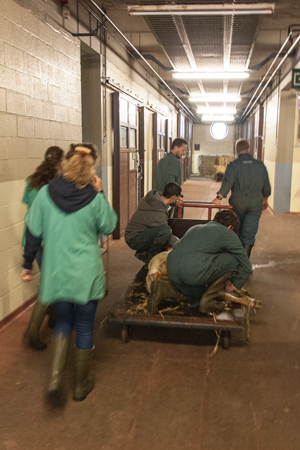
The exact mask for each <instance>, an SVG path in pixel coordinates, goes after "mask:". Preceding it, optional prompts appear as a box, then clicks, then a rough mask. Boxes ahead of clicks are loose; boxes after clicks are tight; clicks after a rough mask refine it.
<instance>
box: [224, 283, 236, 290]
mask: <svg viewBox="0 0 300 450" xmlns="http://www.w3.org/2000/svg"><path fill="white" fill-rule="evenodd" d="M225 291H226V292H234V291H235V287H234V286H233V284H232V283H231V281H229V280H228V281H226V284H225Z"/></svg>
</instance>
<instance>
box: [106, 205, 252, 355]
mask: <svg viewBox="0 0 300 450" xmlns="http://www.w3.org/2000/svg"><path fill="white" fill-rule="evenodd" d="M186 206H188V207H196V208H199V207H202V208H207V209H208V220H210V219H211V213H212V209H213V208H217V209H221V208H224V206H223V207H218V206H216V205H212V204H210V203H201V202H186V203H185V205H184V207H186ZM225 208H230V207H228V206H225ZM178 215H179V216H180V214H178ZM208 220H192V219H181V218H178V219H170V220H169V225H170V226H171V228H172V231H173V234H174V235H175V236H177V237H179V238H181V237H182V236H183V235H184V234H185V233H186V231H187V230H188V229H189V228H190V227H191V226H193V225H197V224H200V223H207V222H208ZM147 272H148V271H147V269H146V268H145V267H142V269H141V270H140V271H139V272H138V273H137V275H136V276H135V278H134V280H133V281H132V282H131V283H130V285H129V286H128V288H127V289H126V291H125V292H124V293H123V295H122V296H121V298H120V300H119V301H118V302H117V304H116V305H115V306H114V308H113V309H112V310H111V311H110V313H109V315H108V318H107V319H108V322H110V323H117V324H121V325H122V333H121V339H122V342H124V343H127V342H129V339H130V335H131V332H133V330H134V327H135V326H143V325H144V326H145V325H146V326H153V327H170V328H188V329H206V330H208V329H209V330H212V331H215V332H216V333H217V336H218V337H219V338H220V340H221V343H222V347H223V349H228V348H229V343H230V337H231V332H232V331H244V332H246V325H245V322H246V320H245V321H243V323H240V322H239V323H238V322H236V321H219V320H216V319H215V318H214V316H213V315H204V314H201V313H200V312H199V308H198V307H193V306H191V305H188V304H180V305H179V304H178V305H177V306H176V305H175V306H174V304H173V307H172V304H170V303H169V302H165V304H162V306H161V309H160V311H159V312H158V313H156V314H151V313H150V312H149V311H148V310H147V296H148V293H147V289H146V285H145V280H146V276H147ZM247 331H248V330H247Z"/></svg>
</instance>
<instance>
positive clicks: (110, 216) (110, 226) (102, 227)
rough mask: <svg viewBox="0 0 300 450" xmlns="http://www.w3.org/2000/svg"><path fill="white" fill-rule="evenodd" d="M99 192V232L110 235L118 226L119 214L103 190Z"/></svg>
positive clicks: (97, 218) (97, 214)
mask: <svg viewBox="0 0 300 450" xmlns="http://www.w3.org/2000/svg"><path fill="white" fill-rule="evenodd" d="M101 187H102V186H101ZM98 192H99V193H98V195H97V197H96V198H97V202H98V203H97V209H96V220H97V228H98V233H102V234H106V235H108V234H111V233H112V232H113V231H114V229H115V228H116V225H117V221H118V216H117V214H116V213H115V211H114V210H113V208H112V207H111V206H110V204H109V203H108V201H107V200H106V198H105V195H104V194H103V193H102V190H100V191H98Z"/></svg>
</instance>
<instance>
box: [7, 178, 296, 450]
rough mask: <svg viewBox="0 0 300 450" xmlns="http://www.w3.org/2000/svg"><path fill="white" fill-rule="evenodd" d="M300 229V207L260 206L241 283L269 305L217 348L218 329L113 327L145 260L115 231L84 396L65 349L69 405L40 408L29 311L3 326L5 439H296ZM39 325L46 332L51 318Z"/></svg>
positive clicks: (34, 448) (205, 449)
mask: <svg viewBox="0 0 300 450" xmlns="http://www.w3.org/2000/svg"><path fill="white" fill-rule="evenodd" d="M218 186H219V184H217V183H215V182H213V181H210V180H206V181H201V180H191V181H188V182H187V183H185V185H184V194H185V197H184V199H185V200H188V199H201V200H211V199H212V198H214V195H215V192H216V191H217V189H218ZM188 214H189V215H192V212H189V213H188ZM197 214H198V213H197ZM299 229H300V217H299V216H293V215H277V216H273V215H268V214H263V217H262V219H261V222H260V228H259V232H258V235H257V243H256V246H255V247H254V250H253V253H252V256H251V261H252V264H253V266H254V272H253V275H252V276H251V277H250V279H249V281H248V285H247V287H248V288H249V290H251V291H252V292H253V294H254V296H255V297H256V298H259V299H260V300H262V301H263V302H264V308H263V310H262V311H260V312H259V313H258V314H257V315H256V316H252V317H251V342H250V345H246V344H245V342H244V337H243V334H242V333H240V334H233V335H232V340H231V347H230V349H229V350H222V348H219V349H218V351H217V353H216V355H215V356H214V357H213V358H210V357H209V355H210V353H211V352H212V350H213V347H214V344H215V341H216V337H215V335H214V333H213V332H202V331H201V330H198V331H197V330H194V331H189V330H178V329H174V330H168V329H156V328H146V327H140V328H136V329H134V330H133V334H132V337H131V340H130V342H129V343H128V344H123V343H122V342H121V340H120V331H121V330H120V327H119V326H116V325H114V326H113V325H109V324H108V323H107V322H105V321H104V319H105V317H106V315H107V313H108V312H109V310H110V309H111V307H112V305H113V304H114V302H115V301H117V300H118V299H119V297H120V295H121V293H122V292H123V291H124V290H125V288H126V286H127V285H128V283H129V282H130V280H131V279H132V278H133V276H134V275H135V273H136V272H137V271H138V269H139V268H140V267H141V265H142V263H141V262H140V261H138V260H137V259H135V258H134V256H133V255H134V252H133V251H131V250H130V249H129V248H128V247H127V246H126V244H124V241H123V240H120V241H113V242H112V244H111V245H110V263H109V264H110V283H109V295H108V296H107V297H106V298H105V299H104V300H103V301H102V303H101V304H100V306H99V309H98V313H97V319H96V331H95V347H96V352H95V361H94V364H93V370H94V373H95V376H96V386H95V389H94V391H93V392H92V393H91V394H90V395H89V396H88V397H87V399H86V400H85V401H84V402H82V403H75V402H73V401H72V399H71V383H72V366H73V350H72V351H71V354H70V356H69V361H68V367H67V369H66V376H65V387H66V391H67V392H68V401H67V404H66V407H65V409H64V410H63V411H59V412H55V413H54V412H51V411H49V410H48V409H47V408H46V407H45V404H44V399H43V390H44V386H45V380H46V377H47V371H48V366H49V357H50V353H49V351H48V350H46V351H45V352H41V353H38V352H34V351H33V350H30V349H24V348H22V346H21V344H20V343H21V339H22V335H23V332H24V330H25V328H26V324H27V322H28V318H29V315H30V311H28V312H26V313H25V314H24V315H23V316H22V317H19V318H18V319H17V320H16V321H15V322H13V323H12V324H10V325H9V326H8V327H7V328H6V329H5V330H4V331H3V332H2V333H1V335H0V354H1V359H0V396H1V397H0V398H1V402H0V450H19V449H22V450H45V449H51V450H69V449H70V450H71V449H72V450H77V449H78V450H98V449H99V450H100V449H101V450H121V449H122V450H187V449H192V450H217V449H218V450H220V449H222V450H229V449H230V450H264V449H265V450H282V449H285V450H297V449H299V448H300V444H299V435H298V426H299V422H300V408H299V401H300V399H299V396H300V390H299V378H300V377H299V375H300V343H299V330H300V294H299V269H300V256H299V251H300V239H299ZM103 321H104V323H103ZM42 335H43V337H44V338H45V339H46V341H47V342H50V339H51V330H50V329H48V328H47V326H46V324H45V326H44V327H43V330H42Z"/></svg>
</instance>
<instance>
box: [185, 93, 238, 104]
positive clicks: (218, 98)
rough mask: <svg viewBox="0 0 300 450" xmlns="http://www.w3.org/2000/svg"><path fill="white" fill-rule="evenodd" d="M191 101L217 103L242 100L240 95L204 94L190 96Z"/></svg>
mask: <svg viewBox="0 0 300 450" xmlns="http://www.w3.org/2000/svg"><path fill="white" fill-rule="evenodd" d="M189 101H190V102H208V103H211V102H215V103H222V102H223V103H237V102H240V101H241V97H240V96H239V95H221V94H220V95H202V96H201V97H190V98H189Z"/></svg>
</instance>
